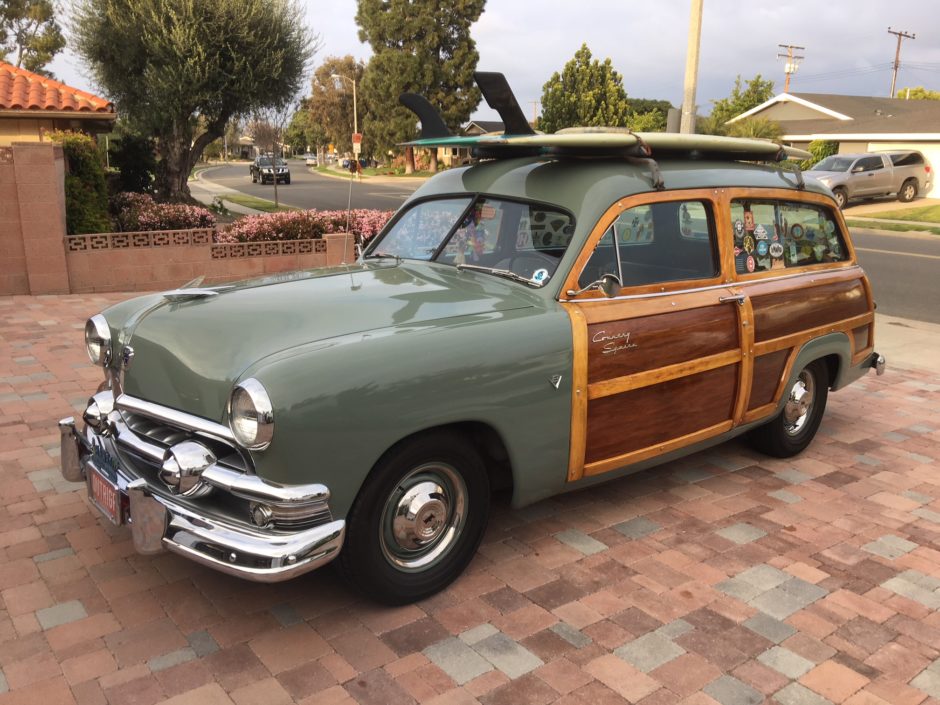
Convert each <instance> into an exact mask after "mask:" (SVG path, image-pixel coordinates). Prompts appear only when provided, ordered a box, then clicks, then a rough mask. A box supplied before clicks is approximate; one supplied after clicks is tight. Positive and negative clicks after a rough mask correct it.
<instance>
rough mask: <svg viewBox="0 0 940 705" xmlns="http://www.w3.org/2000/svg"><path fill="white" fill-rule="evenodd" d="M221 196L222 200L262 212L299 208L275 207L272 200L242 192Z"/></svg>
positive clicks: (279, 211)
mask: <svg viewBox="0 0 940 705" xmlns="http://www.w3.org/2000/svg"><path fill="white" fill-rule="evenodd" d="M221 198H222V200H223V201H228V202H229V203H237V204H238V205H240V206H245V208H253V209H254V210H256V211H262V212H264V213H274V212H278V213H281V212H286V211H296V210H300V209H299V208H294V207H293V206H283V205H282V206H278V207H277V208H275V207H274V201H269V200H267V199H264V198H256V197H255V196H248V195H246V194H243V193H226V194H225V195H223V196H222V197H221Z"/></svg>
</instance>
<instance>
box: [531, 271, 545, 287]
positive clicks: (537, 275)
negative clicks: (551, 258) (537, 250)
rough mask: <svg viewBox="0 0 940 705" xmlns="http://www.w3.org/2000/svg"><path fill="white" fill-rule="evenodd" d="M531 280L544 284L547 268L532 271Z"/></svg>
mask: <svg viewBox="0 0 940 705" xmlns="http://www.w3.org/2000/svg"><path fill="white" fill-rule="evenodd" d="M532 281H533V282H535V283H536V284H544V283H545V282H547V281H548V270H547V269H536V270H535V271H534V272H533V273H532Z"/></svg>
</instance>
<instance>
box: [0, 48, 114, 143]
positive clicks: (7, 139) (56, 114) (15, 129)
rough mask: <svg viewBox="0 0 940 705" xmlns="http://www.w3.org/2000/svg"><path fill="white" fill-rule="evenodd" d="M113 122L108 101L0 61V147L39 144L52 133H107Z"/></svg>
mask: <svg viewBox="0 0 940 705" xmlns="http://www.w3.org/2000/svg"><path fill="white" fill-rule="evenodd" d="M116 119H117V114H116V113H115V111H114V105H113V104H112V103H111V102H110V101H107V100H105V99H104V98H99V97H98V96H96V95H92V94H91V93H87V92H85V91H81V90H79V89H77V88H72V87H71V86H67V85H65V84H64V83H61V82H60V81H56V80H54V79H52V78H47V77H46V76H40V75H39V74H37V73H33V72H32V71H27V70H25V69H21V68H17V67H16V66H13V65H12V64H8V63H6V62H4V61H0V146H7V145H10V144H12V143H14V142H42V141H44V139H45V134H46V133H47V132H50V131H52V130H80V131H82V132H87V133H89V134H98V133H103V132H110V131H111V130H112V129H113V127H114V121H115V120H116Z"/></svg>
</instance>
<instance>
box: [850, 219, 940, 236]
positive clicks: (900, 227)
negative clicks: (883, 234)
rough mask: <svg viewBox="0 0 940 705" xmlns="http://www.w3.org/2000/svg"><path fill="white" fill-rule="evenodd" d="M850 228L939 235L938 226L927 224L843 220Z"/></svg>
mask: <svg viewBox="0 0 940 705" xmlns="http://www.w3.org/2000/svg"><path fill="white" fill-rule="evenodd" d="M845 223H846V225H848V226H849V227H850V228H868V229H870V230H894V231H896V232H910V231H916V232H922V233H933V234H934V235H940V227H937V228H933V227H930V226H927V225H908V224H907V223H879V222H876V221H872V220H851V219H847V220H846V221H845Z"/></svg>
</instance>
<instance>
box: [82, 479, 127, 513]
mask: <svg viewBox="0 0 940 705" xmlns="http://www.w3.org/2000/svg"><path fill="white" fill-rule="evenodd" d="M88 496H89V498H90V499H91V502H92V504H94V505H95V506H96V507H98V509H99V510H101V513H102V514H104V515H105V516H106V517H108V519H110V520H111V522H112V523H114V524H121V523H123V521H122V520H123V518H124V512H123V502H122V499H121V491H120V490H119V489H118V488H117V485H115V484H114V483H113V482H111V481H110V480H108V479H107V478H106V477H104V476H103V475H102V474H101V473H100V472H98V470H97V469H96V468H94V467H89V468H88Z"/></svg>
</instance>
